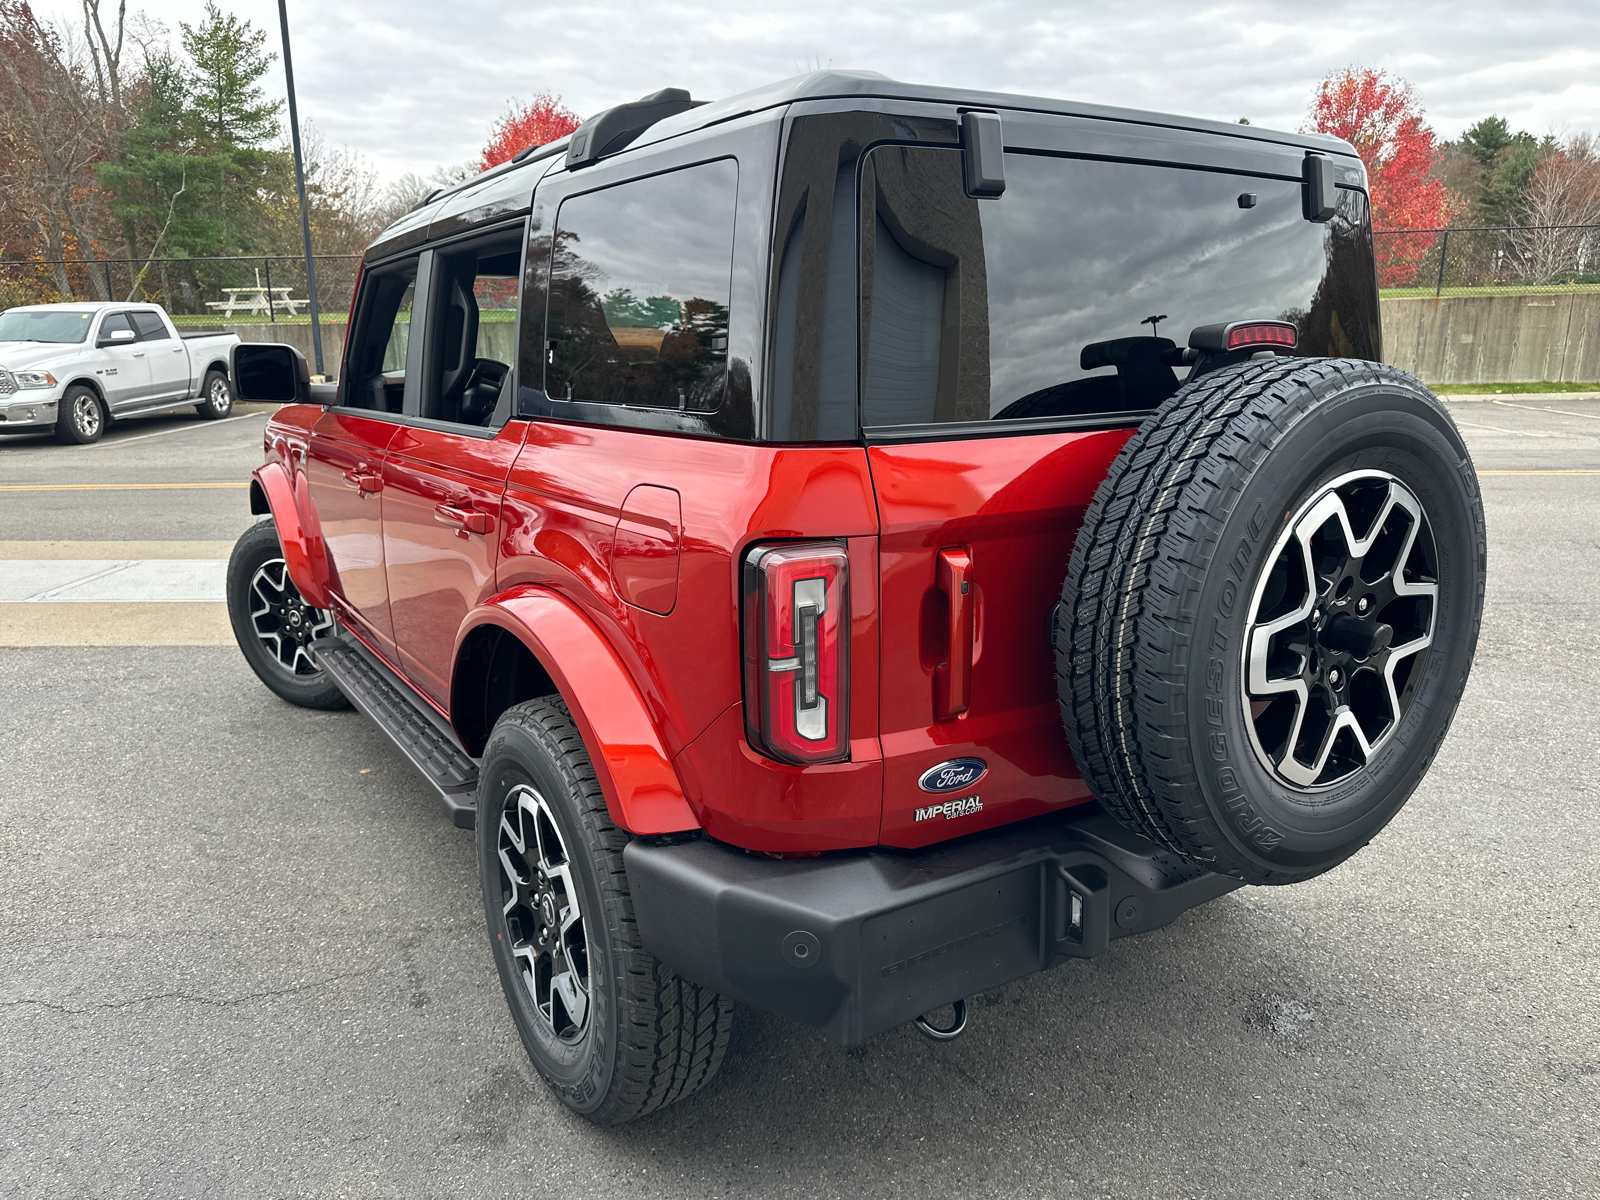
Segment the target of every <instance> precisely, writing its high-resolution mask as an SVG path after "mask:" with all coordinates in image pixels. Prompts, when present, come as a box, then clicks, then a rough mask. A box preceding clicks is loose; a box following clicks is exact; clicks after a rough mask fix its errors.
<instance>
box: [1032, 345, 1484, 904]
mask: <svg viewBox="0 0 1600 1200" xmlns="http://www.w3.org/2000/svg"><path fill="white" fill-rule="evenodd" d="M1484 568H1485V536H1484V523H1483V508H1482V505H1481V503H1480V500H1479V496H1478V489H1477V479H1476V476H1475V475H1474V474H1473V470H1472V462H1471V459H1470V458H1469V456H1468V454H1467V450H1466V447H1465V445H1464V444H1463V443H1462V441H1461V437H1460V434H1459V433H1458V432H1457V430H1456V428H1455V425H1454V423H1453V422H1452V421H1451V420H1450V417H1449V415H1448V414H1447V413H1446V412H1445V411H1444V409H1443V407H1442V406H1441V405H1440V404H1439V402H1438V400H1437V399H1435V398H1434V396H1433V394H1432V393H1431V392H1429V391H1428V390H1427V388H1425V387H1424V386H1423V385H1422V384H1420V383H1418V382H1417V381H1416V380H1415V379H1413V378H1411V377H1410V376H1409V375H1406V374H1404V373H1403V372H1401V371H1397V370H1395V369H1394V368H1392V367H1386V366H1382V365H1379V364H1375V363H1368V362H1361V361H1356V360H1349V359H1325V360H1311V361H1307V360H1296V359H1273V360H1267V361H1252V362H1248V363H1243V364H1239V365H1237V366H1233V367H1227V368H1224V369H1222V370H1219V371H1216V372H1214V373H1212V374H1209V375H1206V376H1204V377H1202V378H1201V379H1199V380H1196V381H1194V382H1193V383H1191V384H1188V385H1186V386H1185V387H1184V388H1183V389H1182V390H1181V391H1179V392H1178V393H1177V394H1176V395H1175V396H1173V397H1172V398H1171V399H1170V400H1168V401H1167V402H1166V403H1165V404H1163V405H1162V407H1161V408H1160V409H1159V410H1157V412H1156V413H1155V414H1154V415H1153V416H1152V417H1150V418H1149V419H1148V420H1147V421H1146V422H1145V424H1144V425H1143V426H1141V427H1140V429H1139V431H1138V433H1136V434H1135V435H1134V437H1133V438H1132V439H1131V440H1130V441H1129V442H1128V444H1127V445H1126V447H1124V449H1123V451H1122V453H1121V454H1120V455H1119V456H1118V458H1117V460H1116V462H1115V463H1113V464H1112V467H1111V470H1110V472H1109V473H1108V474H1107V477H1106V479H1105V480H1104V481H1103V482H1102V484H1101V485H1100V489H1099V491H1098V492H1097V493H1096V495H1095V499H1094V503H1093V504H1092V505H1091V506H1090V508H1089V511H1088V513H1087V515H1086V516H1085V519H1084V525H1083V528H1082V530H1081V531H1080V532H1079V535H1078V540H1077V543H1076V545H1075V547H1074V549H1073V553H1072V561H1071V564H1070V566H1069V569H1068V573H1067V580H1066V584H1065V587H1064V589H1063V592H1062V606H1061V610H1060V614H1059V617H1058V624H1057V628H1056V647H1057V649H1056V666H1057V678H1058V683H1059V687H1060V693H1061V701H1062V709H1063V714H1064V717H1065V721H1066V726H1067V736H1068V739H1069V740H1070V741H1071V743H1072V748H1073V751H1074V753H1075V754H1076V755H1077V758H1078V762H1079V765H1080V766H1081V767H1082V769H1083V772H1084V777H1085V779H1086V780H1087V781H1088V782H1089V784H1090V786H1091V788H1092V789H1093V790H1094V792H1095V795H1096V796H1097V797H1098V798H1099V799H1100V801H1101V802H1102V803H1103V804H1104V805H1105V807H1106V808H1107V809H1108V810H1110V811H1111V812H1112V813H1113V814H1114V815H1115V816H1117V817H1118V818H1120V819H1121V820H1122V821H1123V822H1124V823H1126V824H1127V825H1129V826H1131V827H1132V828H1133V829H1134V830H1136V831H1137V832H1139V833H1141V834H1143V835H1144V836H1145V837H1147V838H1149V839H1150V840H1151V841H1153V842H1156V843H1157V844H1158V845H1161V846H1164V847H1166V848H1168V849H1171V850H1174V851H1177V852H1178V853H1180V854H1183V855H1185V856H1186V857H1188V858H1189V859H1191V860H1192V861H1194V862H1197V863H1200V864H1202V865H1204V866H1207V867H1209V868H1211V869H1212V870H1216V871H1221V872H1224V873H1226V874H1229V875H1233V876H1235V877H1236V878H1239V879H1243V880H1246V881H1247V882H1250V883H1293V882H1295V881H1297V880H1301V879H1306V878H1310V877H1311V876H1313V875H1317V874H1319V873H1321V872H1323V871H1326V870H1328V869H1329V868H1330V867H1333V866H1334V865H1336V864H1338V863H1340V862H1342V861H1344V859H1346V858H1348V857H1349V856H1350V855H1351V854H1353V853H1355V852H1356V851H1357V850H1359V849H1360V848H1361V847H1362V846H1364V845H1365V844H1366V843H1367V842H1368V841H1369V840H1371V838H1372V837H1373V836H1374V835H1375V834H1376V833H1377V832H1378V831H1379V830H1380V829H1382V828H1383V826H1384V825H1386V824H1387V823H1388V822H1389V821H1390V820H1391V819H1392V818H1393V817H1394V815H1395V814H1396V813H1397V812H1398V811H1399V810H1400V808H1401V806H1402V805H1404V804H1405V802H1406V800H1407V799H1408V798H1409V797H1410V796H1411V794H1412V792H1413V791H1414V790H1415V789H1416V787H1417V784H1418V783H1419V782H1420V781H1421V779H1422V776H1423V775H1424V773H1425V772H1426V771H1427V769H1428V766H1429V764H1430V763H1431V762H1432V760H1433V757H1434V755H1435V753H1437V751H1438V749H1439V745H1440V743H1441V742H1442V741H1443V739H1444V736H1445V733H1446V732H1447V731H1448V729H1449V726H1450V720H1451V718H1452V716H1453V715H1454V714H1455V709H1456V705H1457V703H1458V702H1459V700H1460V698H1461V693H1462V689H1463V688H1464V687H1465V685H1466V680H1467V673H1468V670H1469V668H1470V667H1471V664H1472V655H1473V651H1474V648H1475V646H1476V644H1477V637H1478V625H1479V620H1480V617H1481V615H1482V609H1483V589H1484Z"/></svg>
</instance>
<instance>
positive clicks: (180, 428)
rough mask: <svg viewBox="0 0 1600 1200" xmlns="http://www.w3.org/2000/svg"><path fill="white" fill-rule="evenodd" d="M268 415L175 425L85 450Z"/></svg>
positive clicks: (121, 444)
mask: <svg viewBox="0 0 1600 1200" xmlns="http://www.w3.org/2000/svg"><path fill="white" fill-rule="evenodd" d="M266 415H267V414H266V413H244V414H242V415H240V416H237V417H223V418H222V420H220V421H196V422H195V423H194V424H193V425H175V426H173V427H172V428H171V429H158V430H156V431H155V432H154V433H141V434H137V435H136V436H134V437H130V438H118V439H117V440H116V441H114V442H107V441H100V442H96V443H95V444H94V445H93V446H85V447H84V449H85V450H115V449H116V448H117V447H118V446H126V445H127V444H128V443H130V442H142V441H144V440H145V439H146V438H155V437H166V436H167V435H168V434H169V433H191V432H193V431H194V430H196V429H215V428H216V427H217V426H219V425H231V424H233V422H235V421H253V420H255V418H257V417H264V416H266Z"/></svg>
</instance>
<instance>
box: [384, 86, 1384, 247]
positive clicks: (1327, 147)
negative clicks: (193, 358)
mask: <svg viewBox="0 0 1600 1200" xmlns="http://www.w3.org/2000/svg"><path fill="white" fill-rule="evenodd" d="M849 99H874V100H904V101H907V102H908V103H909V102H922V103H933V104H951V105H955V106H957V107H961V108H995V109H1002V110H1003V109H1014V110H1019V111H1025V112H1044V113H1060V114H1062V115H1063V116H1074V117H1088V118H1092V119H1095V120H1101V121H1122V122H1127V123H1129V124H1136V125H1157V126H1161V127H1164V128H1168V129H1187V130H1193V131H1196V132H1200V133H1211V134H1218V135H1221V136H1223V137H1232V138H1243V139H1246V140H1250V141H1260V142H1272V143H1275V144H1278V145H1287V146H1294V147H1299V148H1303V149H1307V150H1318V151H1322V152H1325V153H1332V154H1345V155H1349V156H1351V157H1355V154H1356V152H1355V149H1354V147H1352V146H1351V145H1350V143H1349V142H1346V141H1344V140H1342V139H1340V138H1336V137H1331V136H1329V135H1328V134H1325V133H1289V132H1285V131H1282V130H1275V129H1266V128H1263V127H1262V126H1259V125H1236V124H1230V123H1229V122H1226V121H1212V120H1207V119H1206V118H1204V117H1184V116H1178V115H1175V114H1172V113H1158V112H1147V111H1144V110H1142V109H1135V108H1117V107H1116V106H1114V105H1108V104H1090V103H1087V102H1085V101H1079V100H1057V99H1052V98H1050V97H1045V96H1022V95H1014V94H1012V93H1009V92H982V91H976V90H973V89H971V88H947V87H934V86H932V85H929V84H920V83H901V82H900V81H898V80H895V79H890V78H889V77H888V76H887V75H880V74H879V73H878V72H876V71H842V70H827V71H811V72H809V73H807V74H805V75H796V76H794V77H792V78H790V79H783V80H779V81H778V82H776V83H769V84H766V85H765V86H763V87H758V88H753V89H751V90H750V91H748V92H741V93H739V94H738V95H736V96H729V97H728V98H727V99H725V100H714V101H711V102H710V103H706V104H700V105H698V106H696V107H695V108H692V109H690V110H689V111H687V112H683V113H679V114H678V115H676V116H672V117H667V118H666V119H664V120H661V121H658V122H656V123H655V124H654V125H652V126H650V127H649V128H648V129H646V130H645V131H644V132H643V133H641V134H640V135H639V136H638V137H637V138H635V139H634V140H633V141H632V142H631V143H629V145H628V146H627V148H626V149H624V150H622V151H619V152H618V153H621V154H627V153H629V152H631V151H634V150H638V149H641V148H643V147H645V146H650V145H654V144H656V143H659V142H663V141H666V140H667V139H669V138H673V137H679V136H682V135H683V134H686V133H693V132H695V131H697V130H701V129H705V128H707V127H709V126H712V125H718V124H721V123H722V122H724V121H731V120H734V119H735V118H738V117H743V116H748V115H750V114H752V113H758V112H763V111H766V110H769V109H778V108H783V107H785V106H787V105H790V104H794V103H797V102H799V101H803V100H849ZM605 111H609V110H604V111H602V112H600V113H596V114H595V115H594V116H592V117H590V118H588V120H587V121H585V122H584V124H586V125H588V124H592V123H593V122H595V121H597V120H599V118H600V117H602V116H604V115H605ZM570 141H571V136H570V135H569V136H568V137H563V138H559V139H557V140H556V141H553V142H551V143H549V144H548V145H545V146H539V147H529V148H528V149H526V150H524V151H522V152H521V153H520V154H518V155H517V156H516V157H515V158H513V159H511V160H510V161H509V162H505V163H502V164H500V165H499V166H496V167H491V168H490V169H489V170H487V171H484V172H483V173H481V174H478V175H474V176H472V177H471V178H470V179H465V180H463V181H462V182H460V183H458V184H455V185H453V186H451V187H448V188H441V189H439V190H437V191H435V192H433V193H432V194H430V195H429V196H428V197H426V198H425V199H424V200H423V201H422V202H421V203H420V204H418V205H417V206H416V208H414V209H413V210H412V211H411V212H410V213H407V214H406V215H405V216H403V217H401V218H400V219H399V220H398V221H396V222H395V223H394V224H393V225H391V226H390V227H389V229H387V230H385V231H384V232H383V233H382V234H380V235H379V236H378V238H377V239H376V240H375V241H374V243H373V245H374V246H376V245H378V244H380V243H383V242H387V241H389V240H390V238H391V237H393V236H394V235H395V234H396V233H397V232H398V231H400V230H401V229H402V228H403V227H408V226H411V225H413V224H423V223H425V222H426V220H427V217H418V216H417V214H418V213H419V212H420V211H421V210H422V209H425V208H427V209H432V208H433V207H434V205H436V204H438V203H440V202H442V201H444V200H446V199H448V198H449V197H451V196H453V195H456V194H457V193H459V192H462V191H465V190H466V189H468V188H472V187H476V186H478V185H479V184H482V183H484V182H485V181H486V180H489V179H492V178H496V177H498V176H501V175H506V174H510V173H512V172H517V171H524V170H532V169H533V168H534V166H535V164H545V165H542V166H539V167H538V170H537V173H538V174H539V175H543V174H544V173H545V172H546V171H547V170H549V165H548V160H549V159H551V158H553V157H555V156H556V155H558V154H560V153H562V152H563V151H565V150H566V149H567V145H568V143H569V142H570ZM608 157H609V156H608Z"/></svg>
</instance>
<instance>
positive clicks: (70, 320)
mask: <svg viewBox="0 0 1600 1200" xmlns="http://www.w3.org/2000/svg"><path fill="white" fill-rule="evenodd" d="M238 342H239V337H238V335H237V334H232V333H184V334H180V333H179V332H178V330H177V328H176V327H175V326H174V325H173V324H172V321H171V319H170V318H169V317H168V316H167V314H166V313H165V312H164V311H162V309H161V308H160V307H159V306H157V305H154V304H113V303H103V302H102V303H91V304H31V305H27V306H24V307H21V308H8V309H6V310H5V312H3V313H0V432H4V433H10V432H13V431H15V432H21V431H22V430H25V429H40V428H48V427H54V429H55V431H56V438H57V440H58V441H62V442H69V443H76V444H78V445H82V444H84V443H87V442H95V441H99V440H100V436H101V434H103V433H105V431H106V426H107V425H108V424H109V423H110V422H111V421H114V420H118V419H120V418H122V417H131V416H135V415H142V414H145V413H155V412H161V411H162V410H164V409H169V408H182V407H183V406H184V405H188V404H192V405H194V407H195V409H196V410H197V411H198V412H199V413H200V415H201V416H202V417H208V418H212V419H215V418H217V417H225V416H227V415H228V413H229V411H231V410H232V408H233V387H232V384H231V383H230V381H229V378H228V355H229V352H230V351H231V349H232V348H233V347H234V346H235V345H237V344H238Z"/></svg>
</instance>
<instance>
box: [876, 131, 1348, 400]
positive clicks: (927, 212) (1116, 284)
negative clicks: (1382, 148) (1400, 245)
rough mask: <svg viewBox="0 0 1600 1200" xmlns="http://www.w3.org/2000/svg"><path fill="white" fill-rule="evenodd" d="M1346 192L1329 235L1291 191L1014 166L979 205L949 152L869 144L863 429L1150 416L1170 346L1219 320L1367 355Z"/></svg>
mask: <svg viewBox="0 0 1600 1200" xmlns="http://www.w3.org/2000/svg"><path fill="white" fill-rule="evenodd" d="M1340 194H1341V197H1342V203H1341V209H1340V214H1339V216H1338V217H1337V218H1336V219H1335V220H1334V221H1333V222H1331V223H1330V224H1326V225H1321V224H1313V223H1311V222H1308V221H1306V220H1305V219H1304V216H1303V215H1302V212H1301V198H1300V185H1299V183H1298V182H1291V181H1287V180H1277V179H1263V178H1259V177H1251V176H1243V175H1233V174H1228V173H1224V172H1214V171H1203V170H1193V169H1180V168H1175V167H1166V166H1154V165H1148V164H1140V163H1124V162H1108V161H1102V160H1093V159H1078V158H1067V157H1061V156H1053V155H1042V154H1026V153H1008V154H1007V155H1006V190H1005V193H1004V194H1003V195H1002V196H1000V197H998V198H996V199H985V200H977V199H972V198H970V197H968V196H967V195H966V194H965V192H964V191H963V189H962V166H961V156H960V153H959V152H958V151H955V150H945V149H934V148H926V147H900V146H889V147H880V148H879V149H877V150H875V151H873V153H872V154H871V155H870V156H869V158H868V162H867V167H866V169H865V171H864V172H863V176H862V203H861V212H862V249H861V260H862V309H861V312H862V330H861V339H862V355H861V363H862V383H861V396H862V402H861V407H862V424H863V425H864V426H868V427H872V426H894V425H919V424H948V423H955V422H975V421H987V420H996V419H1000V420H1012V419H1024V418H1032V417H1061V416H1078V415H1088V414H1096V413H1105V412H1135V411H1144V410H1147V409H1150V408H1154V407H1156V406H1157V405H1158V404H1160V402H1161V401H1162V400H1164V399H1165V398H1166V396H1168V395H1170V394H1171V393H1172V392H1173V391H1175V390H1176V389H1177V387H1178V385H1179V380H1180V378H1181V376H1182V374H1183V373H1184V372H1185V370H1186V368H1181V367H1180V368H1178V369H1176V370H1175V369H1174V368H1173V367H1172V366H1171V365H1169V364H1167V363H1165V362H1164V361H1163V358H1164V356H1165V355H1166V354H1167V352H1168V351H1169V350H1170V349H1171V348H1172V347H1173V346H1175V347H1182V346H1183V345H1185V344H1186V342H1187V339H1188V335H1189V331H1190V330H1191V329H1193V328H1194V327H1196V326H1199V325H1205V324H1209V323H1212V322H1218V321H1233V320H1242V319H1247V318H1275V319H1280V320H1288V321H1292V322H1294V323H1295V325H1296V326H1297V327H1298V328H1299V330H1300V346H1299V348H1298V350H1297V353H1300V354H1306V355H1326V354H1339V355H1349V356H1353V357H1360V358H1375V357H1377V349H1378V341H1377V331H1376V329H1375V328H1374V326H1373V320H1372V318H1374V317H1375V316H1376V313H1377V296H1376V292H1375V287H1376V285H1375V281H1374V280H1373V278H1372V268H1371V261H1372V259H1371V249H1370V231H1369V228H1368V224H1367V214H1366V207H1365V198H1364V197H1363V196H1362V195H1361V194H1360V193H1358V192H1350V191H1344V192H1341V193H1340ZM1159 339H1167V340H1168V341H1167V342H1163V341H1161V340H1159ZM1169 343H1170V345H1169ZM1086 348H1091V349H1089V352H1088V354H1087V355H1086V354H1085V350H1086ZM1085 364H1088V365H1085Z"/></svg>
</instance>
